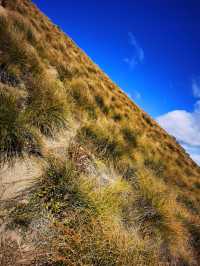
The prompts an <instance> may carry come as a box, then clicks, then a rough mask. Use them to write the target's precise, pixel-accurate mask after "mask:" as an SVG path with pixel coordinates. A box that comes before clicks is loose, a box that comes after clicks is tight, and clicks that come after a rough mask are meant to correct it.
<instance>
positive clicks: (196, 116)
mask: <svg viewBox="0 0 200 266" xmlns="http://www.w3.org/2000/svg"><path fill="white" fill-rule="evenodd" d="M199 85H200V83H199ZM199 85H198V82H197V81H196V80H195V81H194V80H193V82H192V89H193V94H194V96H195V97H197V98H200V86H199ZM157 121H158V123H159V124H160V125H161V126H162V127H163V128H164V129H165V130H166V131H167V132H168V133H169V134H171V135H173V136H174V137H176V139H177V140H178V142H179V143H180V144H181V145H182V146H183V147H184V148H185V150H186V151H187V152H188V153H189V154H190V156H191V158H192V159H193V160H194V161H196V162H197V163H198V164H199V165H200V100H199V99H197V101H196V103H195V105H194V110H193V112H187V111H185V110H175V111H171V112H169V113H166V114H163V115H161V116H159V117H158V118H157Z"/></svg>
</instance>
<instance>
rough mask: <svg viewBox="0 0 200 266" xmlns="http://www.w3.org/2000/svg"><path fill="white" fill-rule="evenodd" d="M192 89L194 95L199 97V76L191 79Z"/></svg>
mask: <svg viewBox="0 0 200 266" xmlns="http://www.w3.org/2000/svg"><path fill="white" fill-rule="evenodd" d="M192 90H193V94H194V97H196V98H200V78H197V79H193V80H192Z"/></svg>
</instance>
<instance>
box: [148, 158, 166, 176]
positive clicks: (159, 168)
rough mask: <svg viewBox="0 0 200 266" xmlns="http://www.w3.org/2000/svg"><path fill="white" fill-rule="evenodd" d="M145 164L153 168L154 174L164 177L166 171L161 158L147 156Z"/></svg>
mask: <svg viewBox="0 0 200 266" xmlns="http://www.w3.org/2000/svg"><path fill="white" fill-rule="evenodd" d="M144 166H145V167H147V168H148V169H151V170H152V171H153V172H154V174H155V175H156V176H157V177H160V178H162V177H163V175H164V172H165V169H166V167H165V165H164V163H163V162H162V161H161V160H155V159H151V158H146V159H145V160H144Z"/></svg>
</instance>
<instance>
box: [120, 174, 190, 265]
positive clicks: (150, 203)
mask: <svg viewBox="0 0 200 266" xmlns="http://www.w3.org/2000/svg"><path fill="white" fill-rule="evenodd" d="M138 181H139V183H138V186H136V187H133V188H134V190H133V191H134V192H133V194H132V195H131V199H132V200H133V201H132V206H131V204H130V205H129V206H128V208H126V210H125V215H126V217H127V222H128V224H129V226H133V225H134V224H135V225H138V226H139V228H140V231H141V233H142V234H143V235H144V236H151V237H152V238H153V239H157V240H156V241H160V245H161V246H165V249H164V250H165V251H164V250H163V254H162V256H163V260H164V261H165V260H166V259H167V260H168V259H169V260H170V261H171V262H170V263H172V261H173V260H174V259H175V258H174V257H176V259H177V260H179V259H181V258H185V259H186V260H190V256H191V253H190V249H189V245H188V239H189V237H188V233H187V230H186V228H185V227H184V225H183V223H182V222H181V220H180V219H179V218H178V214H179V213H182V214H183V213H184V212H183V210H182V208H181V207H180V206H179V205H177V203H176V198H175V196H174V195H173V194H172V193H171V192H170V191H169V190H168V188H167V187H166V186H165V185H164V184H163V183H162V182H158V181H155V180H154V179H153V178H152V177H150V176H149V174H148V172H147V173H146V175H144V172H143V174H142V173H141V172H140V173H139V180H138ZM129 212H130V213H129ZM128 217H129V218H128ZM161 246H160V248H161Z"/></svg>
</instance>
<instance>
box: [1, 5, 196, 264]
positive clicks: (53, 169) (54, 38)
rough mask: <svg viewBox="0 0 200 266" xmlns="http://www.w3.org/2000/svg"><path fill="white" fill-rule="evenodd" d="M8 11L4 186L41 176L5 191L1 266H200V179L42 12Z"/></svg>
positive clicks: (4, 10) (4, 22)
mask: <svg viewBox="0 0 200 266" xmlns="http://www.w3.org/2000/svg"><path fill="white" fill-rule="evenodd" d="M1 2H2V3H1V5H0V172H2V175H0V176H5V173H9V171H14V170H13V169H15V166H16V164H17V165H18V167H19V169H20V167H22V166H21V165H22V164H23V162H24V161H26V160H27V158H29V159H30V160H31V161H32V162H36V164H38V166H39V165H40V166H41V165H42V166H41V168H42V171H41V175H40V176H39V177H37V179H36V180H34V181H35V182H34V185H33V186H31V187H29V188H28V187H27V189H26V190H25V191H22V192H23V193H20V194H19V193H18V194H16V195H15V197H12V198H11V197H8V196H7V198H6V197H4V198H3V193H4V191H3V190H2V199H1V200H0V208H1V209H0V265H3V266H4V265H6V266H8V265H54V266H55V265H60V266H61V265H67V266H68V265H69V266H71V265H102V266H103V265H108V266H111V265H124V266H128V265H148V266H149V265H178V266H182V265H199V264H200V218H199V217H200V168H199V167H198V166H197V165H196V164H195V163H194V162H193V161H192V160H191V159H190V157H189V155H188V154H186V152H185V151H184V150H183V148H182V147H180V146H179V144H178V143H177V142H176V140H175V139H174V138H173V137H171V136H169V135H168V134H167V133H166V132H165V131H164V130H163V129H162V128H160V127H159V125H158V124H157V123H156V122H155V121H154V120H153V119H152V118H151V117H150V116H148V115H147V114H146V113H145V112H144V111H142V110H141V109H140V108H139V107H138V106H137V105H135V104H134V103H133V102H132V101H131V100H130V99H129V98H128V97H127V95H126V94H124V93H123V91H122V90H121V89H120V88H118V87H117V86H116V85H115V84H114V83H113V82H112V81H111V80H110V79H109V77H108V76H106V74H105V73H103V72H102V71H101V69H100V68H99V67H98V66H97V65H95V64H94V63H93V62H92V61H91V60H90V59H89V58H88V57H87V55H86V54H85V53H84V52H83V51H82V50H81V49H80V48H79V47H77V46H76V45H75V44H74V42H73V41H72V40H71V39H70V38H69V37H67V36H66V35H65V34H64V33H63V32H62V31H61V30H60V29H59V27H57V26H55V25H54V24H52V22H50V21H49V19H48V18H47V17H45V16H44V15H43V14H41V12H40V11H39V10H38V9H37V8H36V7H35V6H34V5H33V4H32V3H31V1H28V0H4V1H1ZM5 169H7V170H6V171H7V172H3V171H5ZM21 169H22V168H21ZM31 170H32V169H29V171H31ZM14 173H15V171H14ZM21 175H22V177H23V174H21ZM24 178H25V176H24ZM33 178H34V176H33ZM2 180H3V179H2ZM15 181H16V182H17V180H15ZM1 184H2V188H4V186H3V185H5V184H4V183H3V181H1ZM0 191H1V190H0ZM0 196H1V195H0Z"/></svg>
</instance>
